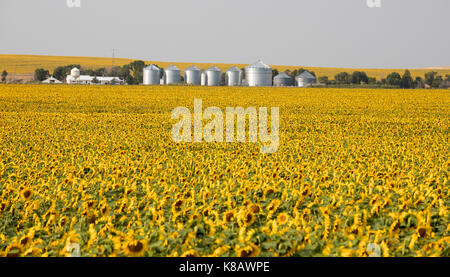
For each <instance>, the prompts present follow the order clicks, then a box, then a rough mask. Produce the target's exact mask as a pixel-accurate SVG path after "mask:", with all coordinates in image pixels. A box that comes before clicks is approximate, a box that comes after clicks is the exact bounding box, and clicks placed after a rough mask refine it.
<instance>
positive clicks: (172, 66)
mask: <svg viewBox="0 0 450 277" xmlns="http://www.w3.org/2000/svg"><path fill="white" fill-rule="evenodd" d="M166 71H180V69H178V67H176V66H174V65H171V66H169V67H168V68H166Z"/></svg>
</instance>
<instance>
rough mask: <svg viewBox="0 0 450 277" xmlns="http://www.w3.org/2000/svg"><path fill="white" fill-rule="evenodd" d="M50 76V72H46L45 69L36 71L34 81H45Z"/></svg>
mask: <svg viewBox="0 0 450 277" xmlns="http://www.w3.org/2000/svg"><path fill="white" fill-rule="evenodd" d="M49 76H50V72H48V70H45V69H43V68H38V69H36V70H35V71H34V79H35V80H36V81H40V82H42V81H44V80H45V79H47V78H48V77H49Z"/></svg>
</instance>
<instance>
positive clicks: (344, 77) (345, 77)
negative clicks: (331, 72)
mask: <svg viewBox="0 0 450 277" xmlns="http://www.w3.org/2000/svg"><path fill="white" fill-rule="evenodd" d="M334 80H335V81H336V82H337V83H338V84H350V82H351V80H350V75H349V74H348V73H347V72H341V73H338V74H336V75H335V76H334Z"/></svg>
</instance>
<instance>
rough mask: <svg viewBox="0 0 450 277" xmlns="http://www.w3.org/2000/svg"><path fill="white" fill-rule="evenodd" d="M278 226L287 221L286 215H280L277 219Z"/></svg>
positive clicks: (287, 216)
mask: <svg viewBox="0 0 450 277" xmlns="http://www.w3.org/2000/svg"><path fill="white" fill-rule="evenodd" d="M277 221H278V225H284V224H286V223H288V221H289V215H288V214H287V213H280V214H279V215H278V217H277Z"/></svg>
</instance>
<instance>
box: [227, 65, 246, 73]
mask: <svg viewBox="0 0 450 277" xmlns="http://www.w3.org/2000/svg"><path fill="white" fill-rule="evenodd" d="M236 71H237V72H242V70H240V69H239V68H238V67H236V66H232V67H230V68H229V69H228V70H227V72H236Z"/></svg>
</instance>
